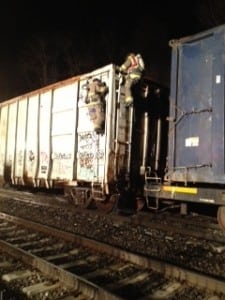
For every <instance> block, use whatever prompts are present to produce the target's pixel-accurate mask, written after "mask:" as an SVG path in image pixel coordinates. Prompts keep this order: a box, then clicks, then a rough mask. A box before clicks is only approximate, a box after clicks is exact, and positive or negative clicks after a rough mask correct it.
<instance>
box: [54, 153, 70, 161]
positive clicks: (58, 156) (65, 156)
mask: <svg viewBox="0 0 225 300" xmlns="http://www.w3.org/2000/svg"><path fill="white" fill-rule="evenodd" d="M71 158H72V153H61V152H53V153H52V159H55V160H68V159H71Z"/></svg>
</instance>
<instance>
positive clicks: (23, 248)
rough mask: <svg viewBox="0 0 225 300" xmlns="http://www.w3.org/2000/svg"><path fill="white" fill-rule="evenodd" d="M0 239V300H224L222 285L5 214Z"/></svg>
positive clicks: (224, 286) (224, 284)
mask: <svg viewBox="0 0 225 300" xmlns="http://www.w3.org/2000/svg"><path fill="white" fill-rule="evenodd" d="M0 238H1V240H0V251H1V253H3V254H2V256H1V260H0V274H1V285H2V286H3V287H2V295H3V298H2V299H4V293H6V291H7V293H8V292H10V293H13V292H14V293H17V294H18V295H20V297H24V298H23V299H42V300H43V299H196V298H197V299H208V300H209V299H213V300H215V299H223V298H222V297H225V294H224V291H225V281H223V280H218V279H215V278H212V277H209V276H204V275H203V274H199V273H196V272H192V271H189V270H185V269H182V268H179V267H177V266H173V265H170V264H166V263H165V262H161V261H157V260H153V259H150V258H148V257H144V256H140V255H137V254H134V253H130V252H127V251H124V250H121V249H118V248H115V247H112V246H109V245H106V244H103V243H100V242H97V241H93V240H90V239H87V238H83V237H81V236H76V235H74V234H71V233H67V232H64V231H60V230H57V229H54V228H51V227H47V226H44V225H41V224H38V223H34V222H30V221H27V220H24V219H20V218H17V217H13V216H10V215H7V214H4V213H0ZM11 257H13V259H12V258H11ZM21 295H22V296H21ZM69 296H70V297H71V298H68V297H69ZM32 297H33V298H32ZM82 297H83V298H82ZM213 297H214V298H213ZM215 297H216V298H215ZM5 299H8V298H5ZM21 299H22V298H21Z"/></svg>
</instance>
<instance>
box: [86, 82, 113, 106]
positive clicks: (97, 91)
mask: <svg viewBox="0 0 225 300" xmlns="http://www.w3.org/2000/svg"><path fill="white" fill-rule="evenodd" d="M107 93H108V87H107V86H106V84H105V82H102V81H101V80H100V79H98V78H94V79H93V80H92V81H91V82H88V84H87V97H86V100H85V102H86V104H88V103H91V102H103V101H104V99H105V96H106V94H107Z"/></svg>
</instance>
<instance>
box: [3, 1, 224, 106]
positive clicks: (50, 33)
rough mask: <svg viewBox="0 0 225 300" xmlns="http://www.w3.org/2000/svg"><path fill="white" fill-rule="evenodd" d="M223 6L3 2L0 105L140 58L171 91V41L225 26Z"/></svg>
mask: <svg viewBox="0 0 225 300" xmlns="http://www.w3.org/2000/svg"><path fill="white" fill-rule="evenodd" d="M224 12H225V0H196V1H192V0H189V1H185V0H184V1H180V3H177V1H174V2H173V1H161V0H158V1H157V2H153V1H148V0H145V1H137V2H136V3H133V2H131V3H129V2H128V3H127V2H123V1H105V2H104V1H103V2H101V3H100V2H94V1H92V2H91V1H79V0H76V1H75V0H74V1H71V0H70V1H47V0H46V1H17V2H16V1H15V2H14V1H7V2H6V3H2V4H0V16H1V17H0V36H1V47H0V101H3V100H5V99H9V98H12V97H14V96H17V95H20V94H22V93H26V92H29V91H31V90H33V89H36V88H40V87H43V86H45V85H48V84H50V83H53V82H57V81H59V80H62V79H66V78H69V77H71V76H74V75H78V74H83V73H86V72H89V71H92V70H94V69H95V68H98V67H102V66H104V65H106V64H109V63H115V64H118V65H120V64H121V63H122V62H123V60H124V58H125V56H126V54H127V53H129V52H133V51H134V52H136V51H138V52H140V53H141V54H142V55H143V57H144V59H145V63H146V73H147V76H149V77H151V78H153V79H154V80H155V81H157V82H159V83H161V84H163V85H166V86H168V87H169V79H170V78H169V77H170V47H169V45H168V42H169V40H170V39H175V38H181V37H184V36H188V35H192V34H195V33H197V32H200V31H204V30H207V29H209V28H211V27H214V26H218V25H221V24H223V23H225V13H224Z"/></svg>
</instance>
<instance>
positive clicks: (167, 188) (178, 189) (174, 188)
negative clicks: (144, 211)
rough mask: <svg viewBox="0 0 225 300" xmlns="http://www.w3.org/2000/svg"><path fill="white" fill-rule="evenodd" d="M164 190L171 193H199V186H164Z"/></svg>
mask: <svg viewBox="0 0 225 300" xmlns="http://www.w3.org/2000/svg"><path fill="white" fill-rule="evenodd" d="M162 190H163V191H165V192H171V193H185V194H197V193H198V189H197V188H188V187H182V186H163V187H162Z"/></svg>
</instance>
